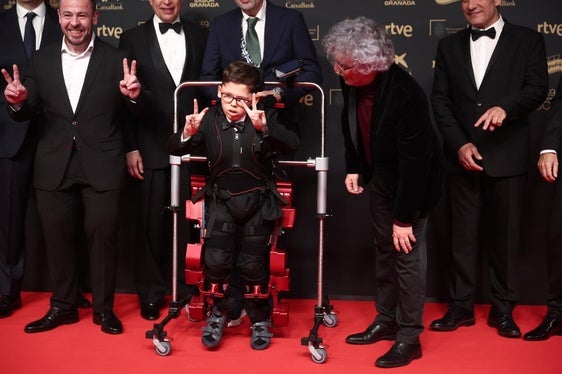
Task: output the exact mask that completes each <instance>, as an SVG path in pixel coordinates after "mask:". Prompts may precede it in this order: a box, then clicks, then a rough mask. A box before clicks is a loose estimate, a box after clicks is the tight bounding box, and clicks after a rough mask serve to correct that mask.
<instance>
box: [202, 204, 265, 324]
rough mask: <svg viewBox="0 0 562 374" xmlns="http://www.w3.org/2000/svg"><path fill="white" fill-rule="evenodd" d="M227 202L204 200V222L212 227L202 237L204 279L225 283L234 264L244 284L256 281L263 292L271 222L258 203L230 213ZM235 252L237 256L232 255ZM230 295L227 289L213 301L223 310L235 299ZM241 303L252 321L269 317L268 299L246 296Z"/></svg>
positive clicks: (253, 284) (251, 283) (247, 285)
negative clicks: (203, 245)
mask: <svg viewBox="0 0 562 374" xmlns="http://www.w3.org/2000/svg"><path fill="white" fill-rule="evenodd" d="M257 198H258V199H259V198H260V197H259V196H258V197H257ZM227 204H228V203H227V201H225V200H222V199H214V198H211V199H208V202H207V212H206V216H207V222H212V223H210V224H211V225H212V228H211V227H209V228H208V230H211V232H210V235H208V236H209V237H208V238H206V240H205V280H206V282H207V283H218V284H225V283H228V282H229V281H230V277H231V275H232V273H233V266H236V268H237V271H238V272H239V275H240V278H241V283H242V284H243V285H244V286H246V287H249V289H250V290H251V289H252V287H253V286H256V285H257V286H260V287H261V290H262V292H263V293H267V284H268V281H269V244H270V238H271V234H272V232H273V227H274V225H273V224H274V222H272V221H266V220H264V219H263V216H262V212H261V206H260V205H258V206H257V207H256V206H253V207H251V208H250V209H249V210H247V211H246V212H244V211H243V209H241V208H240V209H236V217H234V216H233V214H232V211H233V210H232V208H229V207H228V206H227ZM249 205H252V204H249ZM249 205H247V204H243V206H249ZM236 255H238V257H237V258H234V257H235V256H236ZM234 297H235V295H231V294H230V293H229V292H228V291H227V293H226V297H225V299H224V300H221V301H218V300H217V302H216V303H217V305H218V306H219V308H221V309H222V310H223V311H226V310H227V309H229V307H228V305H229V304H230V303H234V302H235V300H233V298H234ZM245 307H246V311H247V313H248V317H249V318H250V321H251V322H252V323H255V322H260V321H265V320H268V319H269V316H270V313H271V310H270V302H269V299H267V298H265V299H261V298H260V299H246V302H245Z"/></svg>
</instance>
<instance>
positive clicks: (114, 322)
mask: <svg viewBox="0 0 562 374" xmlns="http://www.w3.org/2000/svg"><path fill="white" fill-rule="evenodd" d="M93 321H94V323H95V324H96V325H101V331H103V332H105V333H106V334H113V335H116V334H121V333H122V332H123V324H122V323H121V321H119V318H117V316H116V315H115V313H113V311H109V312H105V313H100V312H94V316H93Z"/></svg>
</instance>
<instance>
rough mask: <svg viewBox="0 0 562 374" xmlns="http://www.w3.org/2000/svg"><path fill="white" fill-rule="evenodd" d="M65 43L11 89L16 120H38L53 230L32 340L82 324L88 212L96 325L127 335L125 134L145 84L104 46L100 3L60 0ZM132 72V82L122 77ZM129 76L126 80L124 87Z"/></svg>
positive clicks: (37, 169)
mask: <svg viewBox="0 0 562 374" xmlns="http://www.w3.org/2000/svg"><path fill="white" fill-rule="evenodd" d="M58 14H59V23H60V26H61V30H62V32H63V34H64V38H63V39H62V40H61V41H60V42H59V43H54V44H51V45H50V46H47V47H45V48H43V49H41V50H39V51H37V52H36V53H34V54H33V56H32V57H31V60H30V63H29V65H28V67H27V68H26V71H25V75H23V79H21V80H20V75H19V70H18V68H17V66H15V65H14V73H13V79H12V77H11V76H10V74H8V72H7V71H6V70H2V74H3V76H4V79H5V80H6V82H7V83H8V85H7V86H6V89H5V91H4V96H5V97H6V101H7V102H8V103H9V104H10V113H11V115H12V117H13V118H14V119H15V120H18V121H19V120H24V121H25V120H29V118H31V117H32V116H34V115H37V124H38V126H39V127H40V131H41V133H40V137H39V142H38V145H37V152H36V155H35V164H34V174H33V184H34V187H35V189H36V191H37V206H38V209H39V215H40V218H41V223H42V225H43V228H44V233H45V240H46V249H47V261H48V265H49V270H50V273H51V277H52V279H53V295H52V296H51V301H50V306H51V307H50V309H49V311H48V312H47V314H46V315H45V316H44V317H43V318H41V319H39V320H37V321H34V322H31V323H29V324H28V325H26V326H25V332H27V333H35V332H42V331H47V330H51V329H53V328H56V327H58V326H60V325H62V324H71V323H76V322H78V313H77V309H76V308H77V302H78V295H79V288H78V278H79V274H78V268H77V261H76V255H77V243H76V237H77V234H78V232H79V230H80V228H79V227H77V223H78V222H81V221H82V220H81V217H79V216H78V213H79V212H80V211H81V207H83V211H84V231H85V233H86V237H87V241H88V252H89V260H90V266H91V274H92V278H91V285H92V301H93V303H92V304H93V309H94V313H93V322H94V323H95V324H98V325H101V330H102V331H103V332H105V333H108V334H119V333H121V332H122V331H123V326H122V324H121V321H119V319H118V318H117V317H116V316H115V314H114V312H113V301H114V294H115V282H116V275H117V274H116V272H117V254H118V253H117V218H118V209H119V200H120V194H121V188H122V186H123V183H124V180H125V176H126V173H125V154H124V150H123V139H122V134H121V131H122V126H123V125H124V122H125V119H126V118H127V105H126V100H125V98H124V95H125V96H128V97H130V98H131V99H135V98H136V97H138V91H139V90H140V86H139V85H138V81H137V80H136V77H135V75H134V73H135V64H134V62H133V64H132V69H131V71H130V72H129V68H128V65H127V61H126V60H124V53H122V51H120V50H118V49H116V48H114V47H112V46H110V45H109V44H107V43H104V42H103V41H101V40H99V39H97V38H96V37H95V35H94V34H93V27H94V26H95V25H96V24H97V20H98V11H97V10H96V4H95V0H61V1H60V8H59V10H58ZM123 74H124V77H123ZM122 78H123V79H122Z"/></svg>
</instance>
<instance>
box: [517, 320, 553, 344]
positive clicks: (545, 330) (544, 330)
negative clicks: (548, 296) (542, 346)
mask: <svg viewBox="0 0 562 374" xmlns="http://www.w3.org/2000/svg"><path fill="white" fill-rule="evenodd" d="M552 335H562V319H559V318H555V317H551V316H546V317H544V319H543V320H542V322H541V324H540V325H538V326H537V327H536V328H535V329H534V330H531V331H529V332H528V333H526V334H525V335H523V340H529V341H537V340H546V339H548V338H550V337H551V336H552Z"/></svg>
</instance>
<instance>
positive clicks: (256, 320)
mask: <svg viewBox="0 0 562 374" xmlns="http://www.w3.org/2000/svg"><path fill="white" fill-rule="evenodd" d="M262 85H263V82H262V79H261V74H260V72H259V70H258V69H257V68H256V67H254V66H253V65H250V64H247V63H245V62H241V61H235V62H232V63H231V64H230V65H228V66H227V68H226V69H225V70H224V72H223V75H222V84H221V85H220V86H219V87H218V97H219V98H220V106H216V107H211V108H205V109H203V110H202V111H201V112H199V111H198V105H197V101H196V100H195V102H194V113H193V114H191V115H188V116H186V121H185V126H184V128H183V131H181V132H179V131H178V132H177V133H176V134H174V135H172V137H170V139H169V141H168V151H169V152H170V154H174V155H182V154H186V153H190V151H192V150H194V149H196V148H199V147H200V146H202V145H203V146H204V147H205V155H206V156H207V159H208V165H209V170H210V177H209V178H208V181H207V184H206V186H205V188H204V193H205V201H206V204H205V205H206V212H205V217H206V222H207V226H206V231H205V232H206V233H205V238H204V240H205V251H204V253H205V255H204V264H205V267H204V272H205V284H206V287H209V285H210V284H211V283H214V284H218V285H219V286H220V287H219V288H220V289H221V290H223V289H224V297H215V298H214V302H213V308H212V310H211V313H210V315H209V318H208V319H207V324H208V325H207V326H206V327H205V328H204V329H203V335H202V337H201V341H202V343H203V345H205V346H206V347H209V348H215V347H217V346H218V345H219V343H220V341H221V338H222V335H223V330H224V326H225V323H226V321H227V318H228V316H227V313H228V312H227V310H228V303H229V302H230V301H231V300H229V299H231V296H230V295H229V292H228V288H227V287H226V285H228V282H229V277H230V275H231V273H232V270H233V269H232V267H233V265H234V266H236V267H237V268H238V271H239V273H240V275H241V278H242V283H243V284H244V285H245V286H246V288H247V290H248V291H249V292H252V290H253V289H254V287H255V286H260V287H261V292H262V293H266V292H267V284H268V280H269V268H268V263H269V261H268V256H269V249H270V238H271V235H272V233H273V230H274V227H275V222H276V220H278V219H279V218H281V215H282V210H281V206H280V202H282V201H283V198H282V197H281V196H280V195H279V193H278V191H277V189H276V186H275V181H274V176H273V174H274V165H275V152H288V151H294V150H296V149H297V147H298V146H299V139H298V137H297V136H296V135H295V134H294V133H293V132H291V131H289V130H287V129H286V128H285V127H284V126H283V125H282V124H280V123H279V122H278V121H277V112H276V110H274V109H264V108H263V107H262V105H260V103H258V99H257V98H256V94H255V93H256V92H258V91H260V90H261V87H262ZM236 246H238V247H236ZM236 254H238V258H233V256H235V255H236ZM245 304H246V305H245V308H246V311H247V313H248V317H249V319H250V322H251V323H252V336H251V342H250V343H251V347H252V348H253V349H257V350H262V349H266V348H267V347H269V344H270V342H271V337H272V334H271V332H270V330H269V328H270V327H271V323H270V314H271V310H270V309H271V308H270V301H269V299H268V298H251V299H246V302H245Z"/></svg>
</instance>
